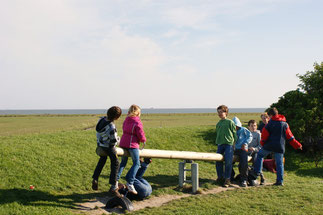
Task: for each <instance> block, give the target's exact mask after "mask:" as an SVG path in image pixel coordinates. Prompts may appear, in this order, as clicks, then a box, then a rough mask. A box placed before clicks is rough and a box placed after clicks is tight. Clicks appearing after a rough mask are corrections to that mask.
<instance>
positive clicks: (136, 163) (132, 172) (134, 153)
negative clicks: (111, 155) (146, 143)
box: [117, 149, 140, 185]
mask: <svg viewBox="0 0 323 215" xmlns="http://www.w3.org/2000/svg"><path fill="white" fill-rule="evenodd" d="M128 151H129V153H130V156H131V158H132V166H131V168H130V169H129V171H128V173H127V175H126V180H127V182H128V184H130V185H133V183H134V181H135V177H136V174H137V172H138V169H139V167H140V160H139V149H128ZM127 162H128V157H125V156H124V157H122V160H121V164H120V168H119V172H118V176H117V180H118V181H119V179H120V176H121V174H122V172H123V170H124V168H125V167H126V165H127Z"/></svg>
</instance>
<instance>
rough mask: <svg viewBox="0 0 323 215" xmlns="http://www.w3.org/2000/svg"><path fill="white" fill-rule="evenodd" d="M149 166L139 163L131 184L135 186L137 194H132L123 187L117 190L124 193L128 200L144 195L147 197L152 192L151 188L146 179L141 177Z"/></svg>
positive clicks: (141, 197) (143, 196) (140, 198)
mask: <svg viewBox="0 0 323 215" xmlns="http://www.w3.org/2000/svg"><path fill="white" fill-rule="evenodd" d="M148 166H149V164H147V163H145V162H142V163H141V164H140V168H139V170H138V172H137V175H136V178H135V181H134V183H133V186H134V187H135V189H136V191H137V192H138V194H137V195H135V194H133V193H129V192H127V191H126V190H125V189H121V190H119V192H120V193H121V194H123V195H126V196H127V198H129V199H130V200H142V199H144V198H146V197H148V196H149V195H150V194H151V193H152V188H151V186H150V184H149V183H148V181H146V180H145V179H143V178H142V177H143V175H144V173H145V172H146V170H147V167H148Z"/></svg>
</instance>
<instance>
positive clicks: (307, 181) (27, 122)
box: [0, 114, 323, 214]
mask: <svg viewBox="0 0 323 215" xmlns="http://www.w3.org/2000/svg"><path fill="white" fill-rule="evenodd" d="M236 115H237V116H238V117H239V118H240V119H241V121H242V122H247V121H248V120H250V119H259V114H236ZM229 117H230V118H232V117H233V115H232V116H229ZM123 119H124V116H122V118H121V119H120V120H118V121H117V126H118V129H119V135H121V133H122V129H121V125H122V122H123ZM97 120H98V116H90V115H81V116H23V117H0V149H1V150H0V178H1V180H0V214H75V211H74V210H72V209H73V208H74V207H75V204H76V203H81V202H86V201H88V200H90V199H93V198H95V197H96V196H105V195H106V194H107V193H106V191H107V190H108V188H109V185H108V176H109V168H108V167H109V163H107V165H106V167H105V168H104V170H103V172H102V175H101V177H100V191H99V192H93V191H92V190H91V189H90V188H91V186H90V184H91V176H92V173H93V170H94V168H95V165H96V162H97V161H98V157H97V155H96V154H95V147H96V140H95V131H94V129H86V128H93V127H94V126H95V124H96V122H97ZM142 121H143V123H144V128H145V132H146V136H147V139H148V141H147V145H146V147H147V148H152V149H169V150H187V151H201V152H215V151H216V146H215V145H214V144H213V143H214V128H215V124H216V123H217V121H218V117H217V116H216V115H215V114H165V115H163V114H159V115H157V114H156V115H153V114H151V115H143V116H142ZM285 157H286V174H285V186H284V187H278V188H277V187H271V186H270V187H260V188H251V189H239V190H232V191H227V192H225V193H221V194H216V195H203V196H201V195H195V196H192V197H189V198H184V199H181V200H176V201H173V202H171V203H169V204H166V205H164V206H162V207H159V208H150V209H144V210H141V211H137V212H135V213H137V214H152V213H154V214H165V213H166V214H168V213H175V214H236V213H242V214H246V213H250V214H253V213H260V214H305V213H306V214H320V213H321V211H322V210H323V206H322V203H321V202H322V200H323V199H322V191H323V180H322V178H323V171H322V170H323V169H322V168H321V167H320V168H314V164H313V163H311V162H310V161H309V160H307V159H305V158H303V156H302V155H300V154H297V153H294V152H289V151H288V152H287V153H286V156H285ZM178 162H179V160H168V159H153V163H152V164H151V166H150V168H149V169H148V171H147V173H146V175H145V178H146V179H147V180H148V181H149V182H150V183H151V185H152V187H153V193H152V195H154V196H160V195H164V194H178V195H180V194H182V189H179V188H178ZM130 163H131V162H130ZM198 163H199V176H200V188H201V189H205V190H206V189H211V188H215V187H217V185H215V183H214V180H215V179H216V171H215V165H214V162H202V161H201V162H198ZM130 166H131V164H128V165H127V169H128V168H129V167H130ZM127 169H126V170H125V171H127ZM265 176H266V177H267V178H268V179H269V180H270V181H272V182H273V181H274V180H275V175H274V174H273V173H268V172H266V173H265ZM122 182H124V179H122ZM29 185H34V186H35V189H34V190H33V191H30V190H29Z"/></svg>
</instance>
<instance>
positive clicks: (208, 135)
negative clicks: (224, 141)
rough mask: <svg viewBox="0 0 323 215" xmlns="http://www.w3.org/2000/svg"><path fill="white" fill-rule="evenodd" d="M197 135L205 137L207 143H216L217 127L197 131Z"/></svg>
mask: <svg viewBox="0 0 323 215" xmlns="http://www.w3.org/2000/svg"><path fill="white" fill-rule="evenodd" d="M196 135H197V136H198V137H201V138H203V140H204V141H205V143H207V144H210V145H215V129H214V128H210V129H208V130H207V131H197V132H196Z"/></svg>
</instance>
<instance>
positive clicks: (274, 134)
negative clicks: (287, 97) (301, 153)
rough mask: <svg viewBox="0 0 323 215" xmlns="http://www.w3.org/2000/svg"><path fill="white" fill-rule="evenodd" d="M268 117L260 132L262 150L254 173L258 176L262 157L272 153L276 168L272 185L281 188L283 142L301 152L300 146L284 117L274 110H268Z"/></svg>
mask: <svg viewBox="0 0 323 215" xmlns="http://www.w3.org/2000/svg"><path fill="white" fill-rule="evenodd" d="M268 115H269V117H270V118H271V119H270V120H269V122H268V124H267V125H266V126H265V127H264V128H263V130H262V134H261V141H260V144H261V145H262V148H261V149H260V151H259V152H258V155H257V160H256V162H255V173H256V174H257V175H260V172H261V169H262V164H263V159H264V157H266V156H267V155H268V154H269V153H271V152H273V153H274V156H275V162H276V168H277V173H276V174H277V179H276V183H274V185H278V186H283V176H284V163H283V157H284V153H285V141H286V140H287V141H288V142H289V144H291V145H292V146H293V148H294V149H301V150H302V145H301V144H300V143H299V142H298V141H297V140H296V139H295V138H294V135H293V133H292V132H291V130H290V129H289V125H288V124H287V122H286V118H285V116H283V115H280V114H278V110H277V109H276V108H270V109H269V111H268Z"/></svg>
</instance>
